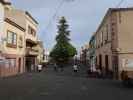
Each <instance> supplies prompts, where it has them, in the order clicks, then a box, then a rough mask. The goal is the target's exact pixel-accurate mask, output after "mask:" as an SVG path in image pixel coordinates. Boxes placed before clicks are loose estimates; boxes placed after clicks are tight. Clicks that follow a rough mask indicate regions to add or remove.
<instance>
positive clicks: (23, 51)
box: [0, 0, 38, 76]
mask: <svg viewBox="0 0 133 100" xmlns="http://www.w3.org/2000/svg"><path fill="white" fill-rule="evenodd" d="M0 10H1V11H0V13H1V14H0V15H1V16H0V61H1V62H0V76H10V75H16V74H19V73H23V72H25V71H29V70H31V65H34V66H35V65H36V64H37V56H38V49H36V46H37V44H38V41H37V26H38V23H37V21H36V20H35V19H34V18H33V17H32V16H31V15H30V14H29V13H28V12H27V11H26V12H25V11H23V10H18V9H16V8H13V7H12V5H11V3H10V2H7V1H4V0H3V1H0Z"/></svg>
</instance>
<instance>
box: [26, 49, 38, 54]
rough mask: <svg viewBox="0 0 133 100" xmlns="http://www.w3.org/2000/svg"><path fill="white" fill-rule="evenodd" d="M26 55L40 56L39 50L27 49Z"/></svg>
mask: <svg viewBox="0 0 133 100" xmlns="http://www.w3.org/2000/svg"><path fill="white" fill-rule="evenodd" d="M26 55H31V56H37V55H38V50H37V48H31V47H27V48H26Z"/></svg>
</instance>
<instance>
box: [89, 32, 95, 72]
mask: <svg viewBox="0 0 133 100" xmlns="http://www.w3.org/2000/svg"><path fill="white" fill-rule="evenodd" d="M89 45H90V51H89V59H90V69H91V71H92V72H93V71H95V70H96V52H95V50H96V38H95V33H94V34H93V36H92V37H91V39H90V42H89Z"/></svg>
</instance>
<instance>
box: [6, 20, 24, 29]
mask: <svg viewBox="0 0 133 100" xmlns="http://www.w3.org/2000/svg"><path fill="white" fill-rule="evenodd" d="M4 21H5V22H7V23H9V24H11V25H13V26H15V27H16V28H18V29H20V30H21V31H23V32H25V29H24V28H23V27H21V26H20V25H18V24H16V23H15V22H13V21H11V20H10V19H8V18H5V19H4Z"/></svg>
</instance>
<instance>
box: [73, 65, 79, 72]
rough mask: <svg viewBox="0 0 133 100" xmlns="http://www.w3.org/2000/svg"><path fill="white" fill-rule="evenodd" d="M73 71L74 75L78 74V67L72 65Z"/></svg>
mask: <svg viewBox="0 0 133 100" xmlns="http://www.w3.org/2000/svg"><path fill="white" fill-rule="evenodd" d="M73 71H74V72H75V73H77V72H78V66H77V65H76V64H74V66H73Z"/></svg>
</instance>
